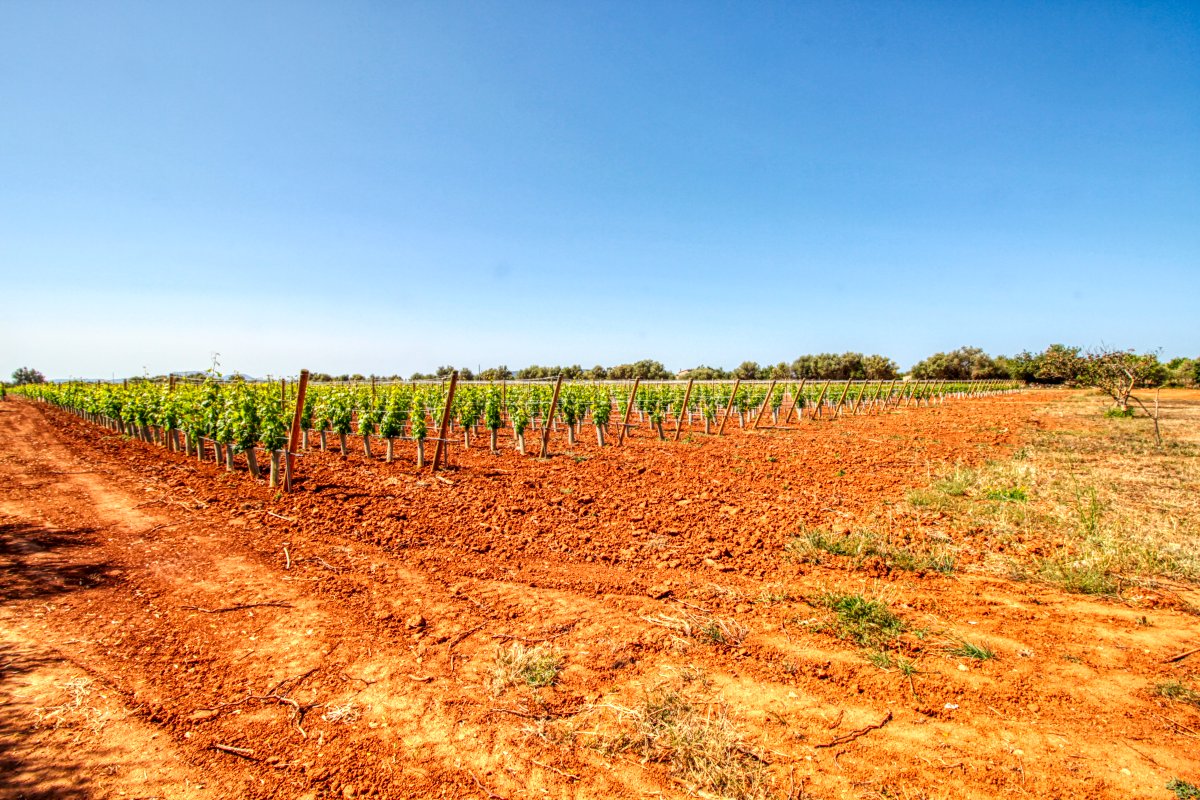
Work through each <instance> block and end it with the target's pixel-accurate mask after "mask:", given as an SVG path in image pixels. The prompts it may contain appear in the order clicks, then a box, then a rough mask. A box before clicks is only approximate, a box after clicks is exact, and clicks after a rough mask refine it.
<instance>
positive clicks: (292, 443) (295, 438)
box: [283, 369, 308, 492]
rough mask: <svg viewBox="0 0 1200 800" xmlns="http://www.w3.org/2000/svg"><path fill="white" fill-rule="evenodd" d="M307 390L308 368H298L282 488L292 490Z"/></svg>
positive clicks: (286, 490) (287, 490)
mask: <svg viewBox="0 0 1200 800" xmlns="http://www.w3.org/2000/svg"><path fill="white" fill-rule="evenodd" d="M306 391H308V370H306V369H302V370H300V383H298V384H297V385H296V411H295V413H293V414H292V430H291V432H290V433H289V434H288V449H287V457H286V458H285V459H284V460H283V463H284V469H283V490H284V491H285V492H290V491H291V490H292V476H293V475H294V474H295V472H294V471H295V469H296V455H295V453H296V448H297V447H299V446H300V412H301V411H303V410H304V393H305V392H306Z"/></svg>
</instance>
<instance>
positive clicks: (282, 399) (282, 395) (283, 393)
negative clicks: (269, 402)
mask: <svg viewBox="0 0 1200 800" xmlns="http://www.w3.org/2000/svg"><path fill="white" fill-rule="evenodd" d="M279 410H280V411H282V412H283V413H284V414H286V413H287V378H280V379H279Z"/></svg>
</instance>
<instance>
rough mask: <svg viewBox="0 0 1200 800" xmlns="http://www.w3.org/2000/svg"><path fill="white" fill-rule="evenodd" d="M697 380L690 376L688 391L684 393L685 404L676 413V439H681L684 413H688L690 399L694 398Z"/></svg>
mask: <svg viewBox="0 0 1200 800" xmlns="http://www.w3.org/2000/svg"><path fill="white" fill-rule="evenodd" d="M695 382H696V379H695V378H688V385H687V391H685V392H684V393H683V405H682V406H681V407H680V409H679V413H678V414H676V415H675V441H677V442H678V441H679V432H680V431H681V430H682V429H683V415H684V414H686V413H687V407H688V401H689V400H691V399H692V384H693V383H695Z"/></svg>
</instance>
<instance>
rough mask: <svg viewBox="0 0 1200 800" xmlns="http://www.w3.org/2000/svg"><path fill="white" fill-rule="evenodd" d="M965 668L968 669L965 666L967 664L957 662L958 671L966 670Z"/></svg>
mask: <svg viewBox="0 0 1200 800" xmlns="http://www.w3.org/2000/svg"><path fill="white" fill-rule="evenodd" d="M967 669H968V667H967V665H966V664H959V665H958V671H959V672H966V671H967Z"/></svg>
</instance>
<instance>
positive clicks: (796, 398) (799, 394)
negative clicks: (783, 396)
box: [779, 378, 808, 426]
mask: <svg viewBox="0 0 1200 800" xmlns="http://www.w3.org/2000/svg"><path fill="white" fill-rule="evenodd" d="M806 383H808V378H801V379H800V385H799V386H797V387H796V393H795V394H794V395H792V407H791V408H789V409H788V413H787V416H786V417H784V418H783V420H782V421H781V422H780V423H779V424H780V425H781V426H782V425H787V424H788V423H789V422H791V421H792V414H795V413H796V409H797V408H798V407H800V401H801V398H803V397H804V384H806ZM800 413H801V415H803V413H804V412H800Z"/></svg>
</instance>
